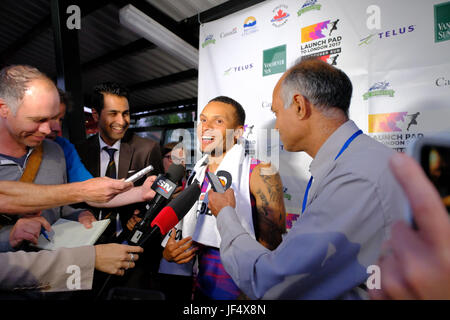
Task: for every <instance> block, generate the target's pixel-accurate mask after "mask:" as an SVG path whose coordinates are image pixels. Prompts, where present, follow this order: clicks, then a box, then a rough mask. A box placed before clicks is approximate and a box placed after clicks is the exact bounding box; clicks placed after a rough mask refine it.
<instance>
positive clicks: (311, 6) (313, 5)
mask: <svg viewBox="0 0 450 320" xmlns="http://www.w3.org/2000/svg"><path fill="white" fill-rule="evenodd" d="M320 8H322V5H321V4H319V3H317V0H308V1H306V2H305V3H304V4H303V5H302V7H301V8H300V10H298V11H297V16H298V17H300V16H301V15H302V14H304V13H306V12H309V11H312V10H320Z"/></svg>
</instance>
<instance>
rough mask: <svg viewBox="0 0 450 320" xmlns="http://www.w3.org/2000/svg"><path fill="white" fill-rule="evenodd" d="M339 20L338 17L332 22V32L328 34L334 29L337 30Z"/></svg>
mask: <svg viewBox="0 0 450 320" xmlns="http://www.w3.org/2000/svg"><path fill="white" fill-rule="evenodd" d="M338 22H339V19H337V20H336V21H333V22H331V30H330V34H329V35H328V36H331V33H332V32H333V31H334V30H337V24H338Z"/></svg>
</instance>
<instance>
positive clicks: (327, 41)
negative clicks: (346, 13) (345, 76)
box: [301, 19, 342, 65]
mask: <svg viewBox="0 0 450 320" xmlns="http://www.w3.org/2000/svg"><path fill="white" fill-rule="evenodd" d="M339 21H340V19H336V20H334V21H332V20H326V21H322V22H319V23H316V24H313V25H310V26H307V27H304V28H302V30H301V37H302V39H301V43H302V45H301V54H302V57H304V58H308V57H318V58H320V59H321V60H323V61H325V62H328V63H329V64H331V65H337V59H338V57H339V56H340V54H341V52H342V48H341V45H342V36H341V35H337V34H336V33H337V32H338V31H339V30H338V25H339Z"/></svg>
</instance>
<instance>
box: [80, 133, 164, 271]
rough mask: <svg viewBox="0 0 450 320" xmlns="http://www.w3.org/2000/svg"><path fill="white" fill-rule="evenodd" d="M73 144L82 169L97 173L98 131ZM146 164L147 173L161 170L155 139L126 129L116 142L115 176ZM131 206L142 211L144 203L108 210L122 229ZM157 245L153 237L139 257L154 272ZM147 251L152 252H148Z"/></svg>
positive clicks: (137, 169)
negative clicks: (118, 221)
mask: <svg viewBox="0 0 450 320" xmlns="http://www.w3.org/2000/svg"><path fill="white" fill-rule="evenodd" d="M76 148H77V151H78V154H79V155H80V158H81V161H82V162H83V164H84V166H85V167H86V169H88V170H89V172H90V173H91V174H92V175H93V176H94V177H99V176H100V143H99V141H98V134H96V135H94V136H92V137H89V139H87V140H86V141H85V142H84V143H82V144H79V145H76ZM148 165H152V166H153V167H154V170H153V171H151V172H149V174H148V175H147V176H150V175H158V174H160V173H164V167H163V165H162V157H161V150H160V147H159V145H158V143H156V142H154V141H152V140H150V139H145V138H141V137H139V136H138V135H136V134H134V133H132V132H130V131H127V133H126V134H125V136H124V137H123V138H122V140H121V143H120V154H119V170H118V179H122V178H127V177H129V176H132V175H133V174H134V173H136V172H137V171H139V170H141V169H143V168H145V167H147V166H148ZM145 178H146V177H143V178H142V179H139V180H138V181H136V182H134V185H135V186H139V185H142V183H144V181H145ZM135 209H139V210H141V212H144V213H145V211H146V210H145V203H141V204H137V205H128V206H124V207H120V208H116V209H111V210H110V209H108V210H110V211H114V212H119V213H120V220H121V222H122V227H123V230H124V233H125V232H127V228H126V224H127V221H128V219H129V218H130V217H131V216H132V215H133V212H134V210H135ZM93 211H95V208H93ZM161 248H162V247H161V245H160V242H158V241H155V243H152V244H151V250H147V249H146V251H148V253H149V254H148V255H147V257H143V258H144V260H148V261H147V262H146V263H145V264H146V265H149V264H150V265H151V267H150V269H151V270H152V271H154V272H156V271H157V270H158V266H159V261H160V259H161V253H162V249H161ZM150 252H152V253H151V254H150ZM135 273H136V272H135Z"/></svg>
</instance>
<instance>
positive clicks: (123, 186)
mask: <svg viewBox="0 0 450 320" xmlns="http://www.w3.org/2000/svg"><path fill="white" fill-rule="evenodd" d="M132 187H133V184H132V183H131V182H124V181H123V180H115V179H110V178H105V177H103V178H94V179H90V180H86V181H83V182H75V183H69V184H61V185H38V184H33V183H26V182H20V181H0V207H1V208H2V209H1V211H2V213H9V214H23V213H30V212H37V211H40V210H44V209H48V208H54V207H60V206H64V205H68V204H72V203H78V202H97V203H99V202H100V203H101V202H108V201H110V200H111V199H112V198H114V197H115V196H116V195H117V194H119V193H122V192H125V191H127V190H129V189H130V188H132Z"/></svg>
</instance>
